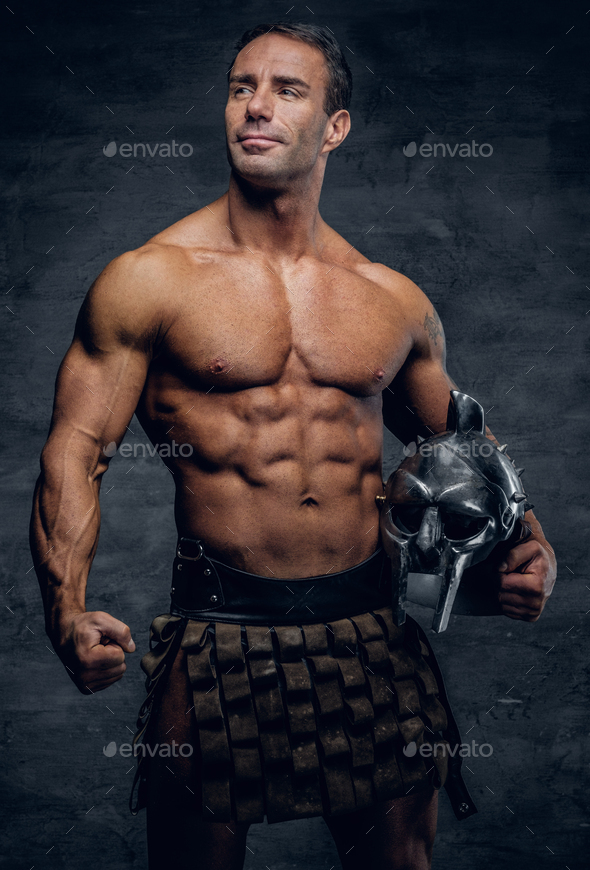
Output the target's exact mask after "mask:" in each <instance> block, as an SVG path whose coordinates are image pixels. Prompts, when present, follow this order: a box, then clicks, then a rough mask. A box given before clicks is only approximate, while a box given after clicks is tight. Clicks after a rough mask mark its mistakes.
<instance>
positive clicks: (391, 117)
mask: <svg viewBox="0 0 590 870" xmlns="http://www.w3.org/2000/svg"><path fill="white" fill-rule="evenodd" d="M289 5H290V4H289V3H287V2H285V3H275V2H263V0H254V2H250V3H247V4H243V3H238V2H232V0H216V2H215V3H213V2H204V3H200V4H194V3H189V2H186V0H170V2H168V3H157V2H154V0H144V2H122V3H113V2H102V3H100V4H87V5H84V4H79V3H76V4H74V3H71V2H69V0H65V2H60V3H56V2H51V3H43V4H35V3H31V2H26V0H25V2H23V3H12V4H11V5H10V7H11V10H12V11H10V10H9V9H7V8H3V9H2V11H0V17H1V18H2V22H3V25H4V27H5V47H4V50H3V53H2V60H1V61H0V62H1V63H2V68H3V73H4V77H3V82H4V84H3V88H2V100H3V103H4V104H5V106H6V109H7V113H6V114H5V120H4V124H3V126H2V132H1V134H0V147H1V149H2V167H3V175H4V184H3V188H4V189H5V196H6V199H5V209H4V216H3V228H2V240H3V242H4V246H3V247H4V259H3V261H2V266H1V268H2V286H3V288H4V289H3V293H4V294H5V295H4V302H5V305H6V306H7V307H5V308H3V311H2V315H1V316H2V330H3V340H2V344H1V345H0V353H1V354H2V362H3V367H4V372H5V377H4V381H3V385H4V395H3V402H2V422H3V426H2V448H3V453H2V471H3V488H2V511H3V513H2V516H3V526H2V557H3V558H2V569H1V570H2V591H3V593H5V594H4V602H5V604H6V605H7V607H8V608H9V609H6V610H5V611H4V612H5V618H4V619H5V621H4V628H3V631H2V647H1V656H2V667H1V668H0V683H1V686H2V693H3V707H2V709H3V715H2V720H3V724H2V731H1V747H2V759H3V764H2V772H3V785H2V789H3V791H2V795H3V810H2V815H3V821H4V822H5V823H6V826H5V832H4V835H3V836H4V839H3V845H2V849H1V852H2V859H1V865H0V866H1V867H2V868H30V867H31V866H33V865H34V866H35V867H36V868H39V870H41V868H47V870H57V868H66V867H67V868H78V867H82V866H83V867H84V868H86V870H94V868H99V867H103V866H105V865H108V866H109V867H110V868H111V870H131V868H143V867H145V845H144V830H143V826H144V820H143V819H142V818H138V819H133V818H132V817H131V816H130V815H129V814H128V811H127V806H126V804H127V795H128V787H129V784H130V778H131V775H132V774H131V773H129V772H128V770H129V768H130V767H131V764H130V763H129V762H128V761H127V760H125V759H121V758H119V757H116V758H107V757H105V756H104V755H103V753H102V747H103V746H104V745H106V744H107V743H109V742H110V741H112V740H116V741H117V742H119V743H120V742H124V741H125V740H126V739H129V737H130V731H131V730H133V728H134V718H135V715H136V711H137V709H138V706H139V704H140V702H141V699H142V696H143V677H142V674H141V672H140V670H139V655H140V653H139V652H138V653H136V654H135V656H136V657H134V658H133V659H132V662H131V667H130V668H129V670H128V673H127V675H126V677H125V679H124V680H122V681H121V682H119V683H117V684H116V685H115V686H114V687H112V688H111V689H110V690H109V691H108V692H105V693H100V694H97V695H96V696H94V697H82V696H81V695H79V694H78V693H77V691H76V690H75V688H74V687H73V685H72V684H71V683H70V681H69V680H68V679H67V677H66V675H65V672H64V671H63V669H62V667H61V665H60V663H59V661H58V660H57V658H56V656H55V655H54V654H53V652H52V651H51V650H50V649H48V646H47V644H46V638H45V636H44V632H43V619H42V613H41V604H40V598H39V593H38V590H37V588H36V581H35V577H34V573H33V572H32V571H31V570H30V568H31V558H30V555H29V553H28V546H27V524H28V516H29V510H30V499H31V493H32V488H33V484H34V480H35V478H36V475H37V468H38V466H37V461H38V455H39V452H40V450H41V447H42V445H43V442H44V438H45V436H46V432H47V426H48V422H49V416H50V411H51V402H52V392H53V382H54V378H55V373H56V370H57V366H58V364H59V361H60V359H61V357H62V356H63V354H64V353H65V351H66V349H67V346H68V343H69V340H70V337H71V334H72V328H73V324H74V319H75V315H76V312H77V309H78V307H79V305H80V302H81V300H82V298H83V295H84V293H85V291H86V289H87V287H88V285H89V284H90V282H91V281H92V280H93V278H94V277H95V276H96V275H97V273H98V272H99V271H100V270H101V269H102V268H103V267H104V266H105V265H106V264H107V262H109V260H111V259H112V258H113V257H114V256H116V255H117V254H119V253H121V252H123V251H125V250H127V249H130V248H133V247H136V246H137V245H139V244H141V243H142V242H143V241H144V240H145V239H147V238H149V237H150V236H152V235H154V233H155V232H157V231H158V230H160V229H162V228H163V227H165V226H167V225H169V224H170V223H172V222H174V221H175V220H177V219H179V218H181V217H182V216H184V215H185V214H187V213H188V212H190V211H191V210H194V209H196V208H198V207H201V206H203V205H204V204H206V203H208V202H210V201H211V200H213V199H215V198H216V197H217V196H219V195H220V194H221V193H222V192H223V191H224V190H225V187H226V182H227V175H228V169H227V165H226V160H225V152H224V135H223V126H222V112H223V105H224V95H225V82H224V73H225V70H226V69H227V67H228V66H229V61H230V60H231V57H232V52H231V45H232V43H233V41H234V40H235V39H236V38H237V37H238V36H239V35H240V33H241V32H242V31H243V30H245V29H246V28H248V27H250V26H253V25H254V24H257V23H259V22H260V21H265V20H270V21H272V20H273V19H275V18H276V17H279V16H283V15H285V13H286V12H287V9H288V8H289ZM311 9H312V10H313V11H311V10H310V9H308V8H307V7H306V6H305V5H304V4H302V3H301V4H298V5H296V6H294V7H293V9H292V10H291V11H289V14H288V16H287V17H288V18H289V19H292V20H298V21H310V22H316V23H323V24H327V25H328V26H329V27H330V28H331V29H332V31H333V32H334V33H335V35H336V36H337V38H338V39H339V40H340V41H341V42H342V43H344V44H345V45H347V46H348V47H349V49H350V51H349V50H348V49H347V50H346V51H347V56H348V59H349V62H350V64H351V67H352V70H353V74H354V77H355V93H354V100H353V106H352V119H353V129H352V133H351V135H350V136H349V138H348V140H347V141H346V142H345V143H344V145H343V146H342V148H341V149H340V150H339V151H337V152H336V153H335V154H333V155H332V156H331V157H330V161H329V167H328V171H327V177H326V183H325V187H324V193H323V195H322V201H321V210H322V214H323V216H324V218H325V219H326V220H327V221H328V222H329V223H330V224H332V225H333V226H334V227H335V228H336V229H337V230H338V231H339V232H340V233H342V234H343V235H344V237H345V238H346V239H348V240H349V241H350V243H351V244H353V245H355V246H357V247H358V248H359V250H361V251H362V252H363V253H364V254H366V255H367V256H368V257H370V258H372V259H374V260H377V261H381V262H383V263H385V264H387V265H388V266H391V267H393V268H395V269H398V270H399V271H401V272H403V273H405V274H407V275H409V276H410V277H411V278H412V279H414V280H415V281H416V282H417V283H418V284H419V285H420V286H421V287H422V288H423V289H424V291H425V292H426V293H427V294H428V295H429V296H430V298H431V299H432V301H433V302H434V304H435V305H436V307H437V309H438V311H439V313H440V315H441V318H442V320H443V323H444V324H445V327H446V332H447V339H448V344H449V360H448V363H449V371H450V373H451V374H452V376H453V377H454V378H455V379H456V381H457V382H458V383H459V384H460V386H461V387H462V388H463V389H464V390H465V391H467V392H469V393H471V394H472V395H474V396H476V397H477V398H478V399H479V400H480V401H481V402H482V403H483V404H484V406H485V408H486V409H491V410H490V412H489V416H488V422H489V424H490V427H491V428H492V430H493V431H494V432H495V433H496V434H497V435H498V437H501V438H502V440H506V441H508V443H509V448H510V451H511V453H512V454H513V455H514V456H515V457H517V459H518V463H519V464H523V465H526V467H527V472H526V477H525V481H526V484H527V487H528V489H529V491H530V493H531V495H532V500H533V501H534V503H535V505H536V509H537V513H538V515H539V516H540V518H541V520H542V522H543V524H544V528H545V531H546V534H547V536H548V538H549V540H550V541H552V543H553V544H554V546H555V549H556V551H557V555H558V558H559V565H560V573H559V579H558V583H557V586H556V589H555V592H554V595H553V597H552V599H551V600H550V602H549V604H548V606H547V608H546V611H545V613H544V614H543V617H542V619H541V620H540V622H538V623H537V624H534V625H530V624H524V623H520V622H515V621H512V620H507V619H506V618H504V617H495V618H490V619H481V620H469V619H466V618H458V617H453V618H452V619H451V624H450V626H449V630H448V631H447V633H446V634H444V635H442V636H441V637H437V638H435V639H434V645H435V649H436V650H437V651H438V653H439V655H440V661H441V665H442V667H443V669H444V672H445V674H446V675H447V682H448V688H449V693H450V696H451V699H452V700H453V702H454V706H455V708H456V716H457V719H458V721H459V725H460V727H461V728H462V730H463V733H464V734H465V735H468V739H474V740H476V742H477V743H480V744H481V743H484V742H487V743H490V744H491V745H492V746H493V749H494V752H493V755H492V756H491V757H489V758H481V757H479V758H474V759H472V760H471V761H469V760H468V761H467V763H468V765H469V767H470V768H471V771H472V772H471V773H470V772H467V773H466V777H467V781H468V783H469V785H470V787H471V789H472V793H473V796H474V798H475V800H476V803H477V804H478V805H479V809H480V814H479V815H477V816H474V817H472V818H470V819H469V820H467V821H465V822H464V823H462V824H459V823H457V822H455V820H454V816H453V815H452V813H451V810H450V807H449V804H448V801H447V800H446V798H445V797H443V798H442V800H441V813H440V825H439V833H438V836H437V844H436V854H435V859H434V865H433V866H434V868H436V870H443V868H447V867H453V868H455V870H471V868H473V867H474V866H479V867H494V868H512V867H514V866H515V865H517V864H518V866H519V867H520V868H522V870H525V868H526V870H533V868H534V870H537V868H538V867H548V868H562V867H564V866H566V865H567V866H568V867H569V868H571V870H574V868H581V867H583V866H586V864H585V861H586V854H587V848H588V845H587V841H586V846H584V837H585V835H587V831H588V828H589V827H590V824H589V822H590V820H589V819H588V816H587V801H586V795H587V786H588V764H587V759H588V731H589V729H588V724H587V711H588V700H587V699H588V665H587V660H588V659H587V640H586V638H587V633H588V624H589V620H590V615H587V612H590V582H589V580H588V577H587V537H588V523H589V514H588V498H587V491H588V463H587V447H586V435H587V421H588V389H587V388H588V374H587V369H586V368H585V364H586V363H587V348H588V340H589V333H588V329H589V324H588V316H590V314H587V312H588V309H590V302H589V298H590V295H589V287H588V286H587V285H590V263H589V262H588V235H587V227H586V226H585V224H584V213H585V212H586V211H587V206H588V197H587V181H588V169H587V159H586V157H587V153H586V152H587V149H586V144H587V141H588V132H589V129H588V115H587V111H586V110H587V94H588V85H589V79H590V76H589V70H588V64H587V42H588V27H589V25H590V15H586V14H585V13H586V6H585V5H582V4H580V3H577V2H572V0H564V2H562V3H560V4H554V3H549V2H547V0H542V2H516V3H515V2H506V0H500V2H497V3H495V4H487V5H482V4H477V3H472V2H451V3H438V2H435V0H422V2H418V0H405V2H401V0H400V2H389V3H388V2H384V0H374V2H372V3H371V4H359V3H353V2H345V3H344V4H343V3H342V2H336V0H326V2H322V3H320V2H319V0H315V2H314V3H312V4H311ZM572 27H573V30H572V29H571V28H572ZM68 68H69V69H68ZM107 107H108V108H107ZM492 107H493V108H492ZM131 131H133V132H131ZM172 137H174V138H175V140H176V141H177V142H178V143H183V142H187V143H190V144H191V145H192V146H193V149H194V153H193V155H192V157H191V158H190V159H183V158H180V157H177V158H170V159H166V158H163V157H159V156H157V157H153V158H150V157H145V158H142V157H139V158H137V159H131V160H129V159H125V158H123V157H121V156H119V155H118V154H117V155H116V156H115V157H113V158H111V159H109V158H107V157H105V156H104V155H103V152H102V149H103V146H106V145H107V143H109V142H111V141H115V142H116V143H117V144H122V143H125V142H129V143H133V142H138V141H141V142H146V143H150V144H151V145H152V146H153V145H154V144H155V143H156V142H158V143H161V142H166V141H168V142H169V141H170V140H171V139H172ZM472 141H475V142H477V143H478V145H479V144H480V143H489V144H490V145H491V146H492V148H493V153H492V154H491V156H489V157H482V156H479V155H478V156H474V157H466V158H464V157H461V156H459V154H458V153H457V154H456V156H455V157H451V156H450V155H449V154H448V153H447V154H446V156H445V157H442V156H441V155H440V149H439V152H438V154H437V156H436V157H435V158H433V159H429V158H428V157H423V156H421V155H420V152H419V151H418V153H417V154H416V155H415V156H413V157H411V156H404V154H403V153H402V147H403V146H408V145H409V144H410V143H412V142H415V143H416V145H417V146H420V145H423V144H429V143H430V144H433V143H438V142H440V143H445V144H448V145H449V146H450V148H451V150H452V149H453V148H454V146H455V144H457V143H458V144H464V143H471V142H472ZM484 151H485V152H486V153H488V151H489V149H484ZM166 164H167V165H168V167H169V168H167V167H166ZM131 166H133V168H132V169H130V167H131ZM189 188H190V190H189ZM131 428H132V429H133V432H134V434H133V435H131V434H130V435H129V442H130V443H133V442H134V441H139V440H141V439H142V433H141V429H140V427H139V425H138V424H137V423H136V422H134V424H132V426H131ZM396 449H397V448H395V447H394V446H391V451H392V452H391V459H390V464H391V463H392V462H393V457H394V454H395V451H396ZM131 464H132V460H127V459H123V458H121V457H118V458H116V459H115V461H114V462H113V463H112V467H111V470H110V471H109V473H108V482H107V481H106V480H105V484H106V485H105V486H104V487H103V492H104V495H103V498H102V510H103V522H102V537H101V544H100V548H99V551H98V555H97V558H96V561H95V565H94V568H93V571H92V575H91V582H90V590H89V602H88V604H89V607H90V608H92V609H104V610H108V611H109V612H110V613H112V614H114V615H115V616H117V617H119V618H121V619H123V620H125V621H127V622H128V623H129V624H130V626H131V628H132V631H133V635H134V637H135V638H136V640H137V641H138V643H139V645H140V648H141V649H144V648H145V644H146V642H147V628H148V625H149V621H150V618H151V617H152V616H153V615H154V614H155V613H159V612H162V611H163V610H165V609H166V605H167V591H168V580H169V571H170V561H171V557H172V553H173V543H174V525H173V518H172V497H173V492H172V481H171V478H170V475H169V474H168V473H167V472H166V470H165V469H164V468H163V466H160V465H158V461H157V460H156V459H149V458H146V459H138V460H136V461H135V462H134V467H133V469H132V470H129V469H130V466H131ZM107 490H108V492H107ZM420 618H421V619H422V618H424V615H423V614H422V616H421V617H420ZM107 705H108V706H107ZM91 808H92V809H91ZM249 848H250V849H251V850H252V853H250V852H248V859H247V865H246V866H247V868H248V870H254V868H261V870H262V868H264V867H265V865H266V866H267V867H269V868H271V870H284V868H316V867H317V868H326V870H328V868H331V867H332V866H338V860H337V856H336V853H335V850H334V847H333V844H332V842H331V839H330V836H329V834H328V831H327V829H326V827H325V826H324V823H323V822H322V820H321V819H312V820H308V821H304V822H290V823H286V824H284V825H279V826H272V827H269V826H267V825H259V826H254V827H253V828H252V829H251V835H250V839H249Z"/></svg>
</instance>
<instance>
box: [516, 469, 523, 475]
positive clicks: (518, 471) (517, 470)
mask: <svg viewBox="0 0 590 870" xmlns="http://www.w3.org/2000/svg"><path fill="white" fill-rule="evenodd" d="M516 473H517V474H518V476H519V477H522V475H523V474H524V468H517V469H516Z"/></svg>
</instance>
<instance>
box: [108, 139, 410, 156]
mask: <svg viewBox="0 0 590 870" xmlns="http://www.w3.org/2000/svg"><path fill="white" fill-rule="evenodd" d="M109 147H110V146H109ZM402 150H403V152H404V157H414V156H415V154H416V151H417V150H418V146H417V145H416V143H415V142H410V144H409V145H406V146H405V148H403V149H402Z"/></svg>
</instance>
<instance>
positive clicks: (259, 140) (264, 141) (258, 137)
mask: <svg viewBox="0 0 590 870" xmlns="http://www.w3.org/2000/svg"><path fill="white" fill-rule="evenodd" d="M278 141H279V140H278V139H273V138H272V137H271V136H265V135H264V133H249V134H247V135H246V136H242V137H239V138H238V142H240V143H241V144H242V145H256V146H259V147H260V146H264V145H275V144H276V143H277V142H278Z"/></svg>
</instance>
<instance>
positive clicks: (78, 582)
mask: <svg viewBox="0 0 590 870" xmlns="http://www.w3.org/2000/svg"><path fill="white" fill-rule="evenodd" d="M153 260H154V254H153V253H149V252H148V253H147V254H146V253H145V249H142V250H140V251H133V252H130V253H128V254H124V255H123V256H121V257H119V258H117V259H116V260H113V262H112V263H110V264H109V266H107V268H106V269H105V270H104V272H102V274H101V275H100V276H99V277H98V278H97V280H96V281H95V282H94V284H93V285H92V287H91V288H90V290H89V292H88V295H87V296H86V299H85V301H84V303H83V305H82V308H81V310H80V313H79V316H78V320H77V323H76V329H75V333H74V338H73V341H72V344H71V347H70V348H69V350H68V352H67V354H66V356H65V357H64V360H63V362H62V364H61V366H60V369H59V372H58V376H57V382H56V391H55V401H54V406H53V416H52V421H51V428H50V431H49V436H48V439H47V443H46V444H45V447H44V448H43V452H42V455H41V474H40V476H39V479H38V481H37V485H36V488H35V494H34V499H33V513H32V517H31V527H30V540H31V550H32V553H33V562H34V565H35V570H36V573H37V577H38V580H39V585H40V587H41V593H42V596H43V604H44V608H45V626H46V631H47V634H48V636H49V638H50V640H51V642H52V644H53V646H54V648H55V650H56V652H57V653H58V655H59V656H60V658H61V659H62V661H63V662H64V664H65V665H66V666H67V668H68V671H69V673H70V676H71V677H72V679H73V680H74V682H75V683H76V685H77V686H78V688H79V689H80V691H82V692H83V693H84V694H86V693H87V692H90V691H92V692H95V691H97V690H99V689H103V688H106V687H107V686H109V685H111V683H113V682H116V680H118V679H120V678H121V677H122V675H123V672H124V670H125V664H124V658H125V655H124V654H125V652H132V651H133V649H134V648H135V647H134V644H133V641H132V639H131V634H130V631H129V628H128V627H127V626H126V625H125V624H124V623H122V622H120V621H119V620H118V619H115V618H114V617H112V616H110V615H109V614H107V613H103V612H101V611H96V612H93V613H87V612H86V607H85V591H86V581H87V577H88V572H89V571H90V566H91V564H92V560H93V558H94V554H95V552H96V548H97V544H98V534H99V527H100V506H99V498H98V496H99V490H100V483H101V479H102V476H103V474H104V473H105V471H106V470H107V468H108V465H109V461H110V457H109V456H107V455H106V454H105V453H104V452H103V448H104V447H105V446H106V445H109V444H111V443H112V442H115V444H117V446H118V445H119V444H120V442H121V441H122V439H123V436H124V434H125V431H126V427H127V424H128V423H129V421H130V420H131V417H132V416H133V413H134V411H135V408H136V406H137V403H138V400H139V397H140V395H141V392H142V389H143V386H144V383H145V380H146V375H147V370H148V366H149V363H150V359H151V356H152V353H153V348H154V345H155V343H156V342H157V339H158V333H159V318H158V308H159V304H158V302H157V299H158V295H157V288H156V286H155V285H156V283H157V282H156V281H155V280H154V278H155V276H154V269H153V268H151V266H153ZM156 274H157V269H156ZM108 452H109V453H110V452H111V451H108Z"/></svg>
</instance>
